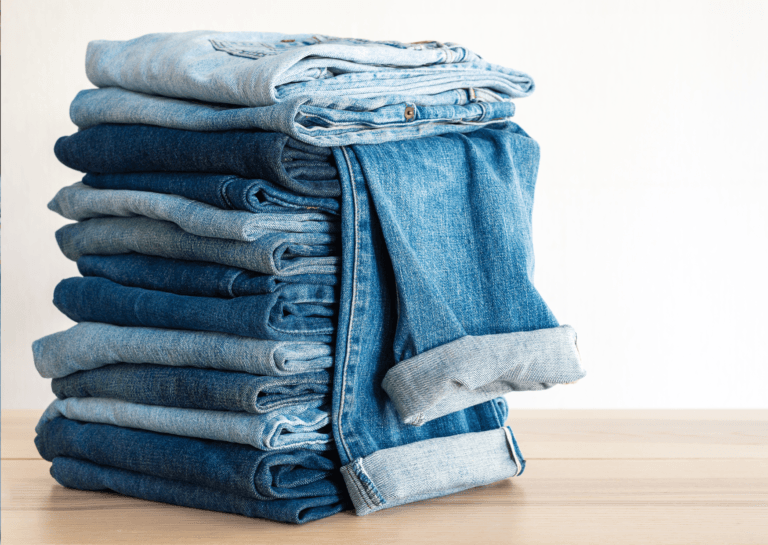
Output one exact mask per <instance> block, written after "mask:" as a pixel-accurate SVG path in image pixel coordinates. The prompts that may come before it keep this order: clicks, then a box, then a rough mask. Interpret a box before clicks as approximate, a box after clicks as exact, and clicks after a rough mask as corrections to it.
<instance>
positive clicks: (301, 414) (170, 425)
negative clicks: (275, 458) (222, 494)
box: [35, 397, 332, 451]
mask: <svg viewBox="0 0 768 545" xmlns="http://www.w3.org/2000/svg"><path fill="white" fill-rule="evenodd" d="M301 409H302V408H298V409H294V408H291V407H285V408H283V409H281V410H279V411H274V412H271V413H268V414H249V413H240V412H231V411H206V410H200V409H178V408H175V407H160V406H156V405H141V404H139V403H129V402H127V401H121V400H119V399H109V398H99V397H88V398H82V399H81V398H76V397H71V398H68V399H57V400H55V401H53V402H52V403H51V404H50V405H49V406H48V408H47V409H46V410H45V412H44V413H43V415H42V416H41V417H40V421H39V422H38V424H37V427H36V428H35V431H36V432H37V433H38V434H40V433H42V430H43V426H44V425H45V423H46V422H49V421H51V420H53V419H54V418H56V417H57V416H63V417H65V418H69V419H71V420H80V421H82V422H96V423H99V424H112V425H113V426H122V427H126V428H136V429H140V430H148V431H155V432H158V433H170V434H171V435H181V436H184V437H197V438H199V439H213V440H215V441H228V442H230V443H240V444H243V445H251V446H252V447H255V448H257V449H260V450H274V451H277V450H291V449H297V448H302V449H307V450H316V451H322V450H327V449H328V448H329V443H330V442H331V441H332V438H331V436H330V435H329V434H327V433H320V432H318V431H317V430H319V429H320V428H322V427H323V426H326V425H327V424H328V422H329V421H330V415H329V414H328V412H327V411H323V410H320V409H305V410H301Z"/></svg>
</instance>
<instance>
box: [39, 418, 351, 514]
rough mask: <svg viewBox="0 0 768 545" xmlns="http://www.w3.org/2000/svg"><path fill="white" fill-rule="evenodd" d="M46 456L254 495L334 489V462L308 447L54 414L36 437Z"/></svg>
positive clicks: (335, 492)
mask: <svg viewBox="0 0 768 545" xmlns="http://www.w3.org/2000/svg"><path fill="white" fill-rule="evenodd" d="M35 445H36V446H37V449H38V451H39V452H40V455H41V456H42V457H43V458H44V459H46V460H49V461H52V460H53V459H54V458H57V457H60V456H65V457H68V458H78V459H80V460H86V461H89V462H93V463H95V464H99V465H105V466H110V467H114V468H119V469H127V470H129V471H136V472H138V473H143V474H144V475H152V476H155V477H161V478H163V479H171V480H174V481H183V482H187V483H190V484H195V485H198V486H204V487H207V488H213V489H216V490H223V491H225V492H231V493H233V494H237V495H240V496H245V497H249V498H254V499H257V500H270V499H291V498H308V497H313V496H329V495H338V494H339V493H341V492H342V490H341V487H339V484H338V481H339V479H338V473H336V467H337V466H336V464H335V463H334V462H333V461H332V460H330V459H328V458H327V457H325V456H322V455H320V454H319V453H316V452H311V451H308V450H299V449H297V450H291V451H289V452H267V451H263V450H257V449H255V448H253V447H251V446H248V445H239V444H237V443H225V442H223V441H209V440H206V439H194V438H191V437H179V436H175V435H165V434H159V433H155V432H151V431H142V430H134V429H131V428H121V427H117V426H111V425H108V424H93V423H87V422H78V421H77V420H69V419H67V418H61V417H59V418H54V419H53V420H51V421H50V422H48V423H46V424H45V425H43V427H42V430H41V433H40V434H39V435H38V436H37V437H36V438H35Z"/></svg>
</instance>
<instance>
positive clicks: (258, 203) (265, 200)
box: [83, 172, 340, 216]
mask: <svg viewBox="0 0 768 545" xmlns="http://www.w3.org/2000/svg"><path fill="white" fill-rule="evenodd" d="M83 183H84V184H85V185H87V186H89V187H94V188H96V189H128V190H131V191H151V192H153V193H164V194H166V195H181V196H182V197H186V198H188V199H192V200H194V201H199V202H204V203H206V204H210V205H211V206H215V207H217V208H221V209H222V210H244V211H246V212H281V211H286V210H303V211H306V210H317V211H319V212H326V213H328V214H334V215H336V216H338V215H339V213H340V206H339V200H338V199H335V198H332V197H310V196H306V195H300V194H298V193H295V192H293V191H290V190H288V189H285V188H283V187H280V186H278V185H276V184H273V183H272V182H268V181H266V180H247V179H245V178H240V177H239V176H232V175H229V174H197V173H194V172H178V173H177V172H134V173H131V174H86V175H85V176H84V177H83Z"/></svg>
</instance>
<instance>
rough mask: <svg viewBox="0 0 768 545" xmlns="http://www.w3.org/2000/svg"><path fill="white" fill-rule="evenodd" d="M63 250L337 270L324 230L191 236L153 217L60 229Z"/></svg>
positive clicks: (76, 254)
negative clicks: (241, 237)
mask: <svg viewBox="0 0 768 545" xmlns="http://www.w3.org/2000/svg"><path fill="white" fill-rule="evenodd" d="M56 242H57V243H58V244H59V248H61V251H62V253H63V254H64V255H65V256H67V257H68V258H69V259H71V260H73V261H77V260H78V259H79V258H80V257H81V256H84V255H117V254H129V253H134V252H135V253H139V254H145V255H154V256H159V257H167V258H171V259H183V260H188V261H209V262H212V263H219V264H221V265H229V266H231V267H238V268H241V269H248V270H250V271H255V272H260V273H264V274H273V275H282V276H290V275H296V274H336V273H337V272H338V265H339V262H340V261H341V259H340V258H339V257H338V256H337V255H336V254H338V253H339V250H338V249H337V236H336V235H332V234H324V233H271V234H267V235H264V236H262V237H261V238H260V239H259V240H258V241H256V242H238V241H234V240H224V239H212V238H207V237H199V236H197V235H191V234H189V233H187V232H185V231H184V230H182V229H181V228H179V227H178V226H176V225H175V224H173V223H170V222H167V221H158V220H153V219H149V218H142V217H135V218H94V219H92V220H88V221H83V222H79V223H72V224H69V225H65V226H64V227H62V228H61V229H59V230H58V231H56Z"/></svg>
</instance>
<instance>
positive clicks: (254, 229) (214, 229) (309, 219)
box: [48, 182, 339, 242]
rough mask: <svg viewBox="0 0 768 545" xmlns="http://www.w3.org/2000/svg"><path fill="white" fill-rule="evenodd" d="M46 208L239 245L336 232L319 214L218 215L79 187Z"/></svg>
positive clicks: (146, 196) (177, 202) (173, 198)
mask: <svg viewBox="0 0 768 545" xmlns="http://www.w3.org/2000/svg"><path fill="white" fill-rule="evenodd" d="M48 208H49V209H50V210H53V211H54V212H56V213H57V214H59V215H61V216H63V217H65V218H67V219H71V220H76V221H82V220H87V219H91V218H101V217H105V216H107V217H109V216H116V217H128V218H129V217H133V216H143V217H147V218H152V219H156V220H161V221H170V222H173V223H175V224H176V225H178V226H179V227H181V228H182V229H183V230H184V231H186V232H187V233H191V234H193V235H198V236H201V237H211V238H223V239H227V240H239V241H242V242H254V241H256V240H258V239H259V238H261V237H262V236H263V235H264V234H265V233H270V232H278V233H279V232H290V233H335V232H338V231H339V224H338V221H337V220H336V218H334V217H333V216H330V215H328V214H325V213H323V212H310V211H300V210H289V211H281V212H259V213H253V212H242V211H239V210H222V209H220V208H216V207H214V206H211V205H209V204H204V203H200V202H197V201H193V200H190V199H187V198H186V197H179V196H178V195H163V194H162V193H151V192H149V191H127V190H120V189H116V190H113V189H94V188H92V187H89V186H87V185H85V184H83V183H80V182H78V183H76V184H74V185H71V186H69V187H65V188H63V189H61V190H59V192H58V193H57V194H56V196H55V197H54V198H53V200H52V201H51V202H50V203H48Z"/></svg>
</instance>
